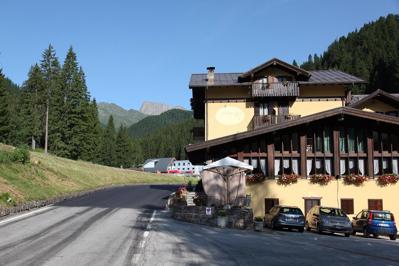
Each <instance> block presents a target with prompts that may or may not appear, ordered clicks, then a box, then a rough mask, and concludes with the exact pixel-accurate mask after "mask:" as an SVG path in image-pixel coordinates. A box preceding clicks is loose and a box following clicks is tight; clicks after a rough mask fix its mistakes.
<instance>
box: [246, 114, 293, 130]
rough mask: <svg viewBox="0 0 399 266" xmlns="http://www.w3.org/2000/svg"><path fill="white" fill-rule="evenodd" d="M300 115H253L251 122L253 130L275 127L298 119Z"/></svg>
mask: <svg viewBox="0 0 399 266" xmlns="http://www.w3.org/2000/svg"><path fill="white" fill-rule="evenodd" d="M300 117H301V116H300V115H255V116H254V120H253V126H254V129H257V128H260V127H265V126H269V125H275V124H279V123H283V122H286V121H290V120H295V119H298V118H300Z"/></svg>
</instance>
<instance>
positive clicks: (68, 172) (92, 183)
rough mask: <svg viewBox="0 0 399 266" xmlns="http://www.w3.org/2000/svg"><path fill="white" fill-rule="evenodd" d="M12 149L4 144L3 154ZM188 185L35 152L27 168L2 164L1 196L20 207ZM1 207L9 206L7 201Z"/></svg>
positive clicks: (178, 180) (172, 178)
mask: <svg viewBox="0 0 399 266" xmlns="http://www.w3.org/2000/svg"><path fill="white" fill-rule="evenodd" d="M11 149H12V147H10V146H6V145H2V144H0V151H2V150H3V151H4V150H11ZM184 182H187V178H184V177H179V176H173V175H157V174H151V173H144V172H139V171H133V170H124V169H119V168H112V167H107V166H101V165H96V164H92V163H88V162H83V161H73V160H68V159H64V158H60V157H56V156H53V155H45V154H43V153H39V152H31V163H28V164H25V165H23V164H20V163H0V196H1V195H2V194H3V195H6V193H8V194H9V195H10V196H11V198H12V199H13V200H14V201H15V202H16V203H17V204H18V203H22V202H26V201H32V200H42V199H47V198H51V197H55V196H61V195H66V194H68V193H72V192H78V191H84V190H90V189H94V188H98V187H103V186H110V185H118V184H121V185H122V184H139V183H164V184H166V183H168V184H169V183H176V184H181V183H184ZM3 198H4V197H3ZM0 199H1V197H0ZM0 205H5V200H4V199H3V200H0Z"/></svg>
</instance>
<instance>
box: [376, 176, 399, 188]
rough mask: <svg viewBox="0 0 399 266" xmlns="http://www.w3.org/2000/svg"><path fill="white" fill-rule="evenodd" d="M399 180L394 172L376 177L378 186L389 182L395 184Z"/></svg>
mask: <svg viewBox="0 0 399 266" xmlns="http://www.w3.org/2000/svg"><path fill="white" fill-rule="evenodd" d="M398 180H399V176H398V175H396V174H384V175H380V176H379V177H377V182H378V184H379V185H380V186H386V185H390V184H396V183H397V182H398Z"/></svg>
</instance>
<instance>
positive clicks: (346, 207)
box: [341, 199, 354, 214]
mask: <svg viewBox="0 0 399 266" xmlns="http://www.w3.org/2000/svg"><path fill="white" fill-rule="evenodd" d="M353 205H354V204H353V199H341V209H342V210H343V211H344V212H345V213H346V214H354V206H353Z"/></svg>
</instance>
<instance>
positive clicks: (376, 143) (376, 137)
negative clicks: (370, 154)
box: [373, 131, 380, 151]
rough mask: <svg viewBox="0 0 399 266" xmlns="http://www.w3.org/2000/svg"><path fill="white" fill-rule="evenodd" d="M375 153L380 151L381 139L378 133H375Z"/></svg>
mask: <svg viewBox="0 0 399 266" xmlns="http://www.w3.org/2000/svg"><path fill="white" fill-rule="evenodd" d="M373 143H374V151H380V138H379V136H378V132H377V131H373Z"/></svg>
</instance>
